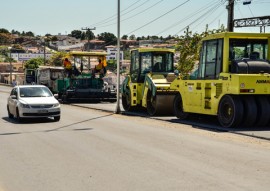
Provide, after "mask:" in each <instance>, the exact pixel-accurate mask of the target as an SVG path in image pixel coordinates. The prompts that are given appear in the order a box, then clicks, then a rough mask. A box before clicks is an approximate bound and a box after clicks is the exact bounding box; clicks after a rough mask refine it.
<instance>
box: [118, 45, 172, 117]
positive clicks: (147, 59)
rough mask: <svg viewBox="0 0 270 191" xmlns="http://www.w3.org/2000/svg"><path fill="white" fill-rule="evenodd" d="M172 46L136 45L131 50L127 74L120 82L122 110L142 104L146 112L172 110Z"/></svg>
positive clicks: (160, 112) (151, 113)
mask: <svg viewBox="0 0 270 191" xmlns="http://www.w3.org/2000/svg"><path fill="white" fill-rule="evenodd" d="M173 58H174V50H173V49H166V48H138V49H134V50H131V68H130V74H129V75H128V76H127V77H126V79H125V80H124V82H123V84H122V88H121V91H122V104H123V107H124V109H125V110H126V111H131V110H133V109H135V108H136V109H138V108H145V109H147V111H148V113H149V114H150V115H157V114H169V113H170V114H172V108H173V105H172V104H173V94H175V93H176V91H174V90H171V87H170V84H171V82H172V81H173V80H174V79H175V74H174V73H173V71H174V67H173V63H174V62H173V61H174V59H173Z"/></svg>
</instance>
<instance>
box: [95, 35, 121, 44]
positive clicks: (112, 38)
mask: <svg viewBox="0 0 270 191" xmlns="http://www.w3.org/2000/svg"><path fill="white" fill-rule="evenodd" d="M98 39H99V40H103V41H105V43H106V45H116V42H117V38H116V36H115V35H114V34H112V33H108V32H104V33H101V34H99V35H98Z"/></svg>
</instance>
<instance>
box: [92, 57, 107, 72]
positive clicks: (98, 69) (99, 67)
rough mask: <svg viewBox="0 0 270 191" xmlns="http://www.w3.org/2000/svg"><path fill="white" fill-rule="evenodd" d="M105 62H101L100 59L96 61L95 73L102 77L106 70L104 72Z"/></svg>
mask: <svg viewBox="0 0 270 191" xmlns="http://www.w3.org/2000/svg"><path fill="white" fill-rule="evenodd" d="M106 66H107V64H106V61H103V62H102V60H101V59H98V65H96V66H95V73H100V74H101V75H102V76H105V74H106V72H107V70H106Z"/></svg>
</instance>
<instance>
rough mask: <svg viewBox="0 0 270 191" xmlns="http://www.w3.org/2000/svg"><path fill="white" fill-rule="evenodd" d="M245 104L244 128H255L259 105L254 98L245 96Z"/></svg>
mask: <svg viewBox="0 0 270 191" xmlns="http://www.w3.org/2000/svg"><path fill="white" fill-rule="evenodd" d="M243 104H244V119H243V123H242V125H243V126H246V127H252V126H254V124H255V122H256V119H257V112H258V109H257V104H256V101H255V99H254V97H253V96H244V97H243Z"/></svg>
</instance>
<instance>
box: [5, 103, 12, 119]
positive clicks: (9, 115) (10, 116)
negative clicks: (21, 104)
mask: <svg viewBox="0 0 270 191" xmlns="http://www.w3.org/2000/svg"><path fill="white" fill-rule="evenodd" d="M7 112H8V118H10V119H12V118H14V115H12V114H11V113H10V111H9V108H8V105H7Z"/></svg>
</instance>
